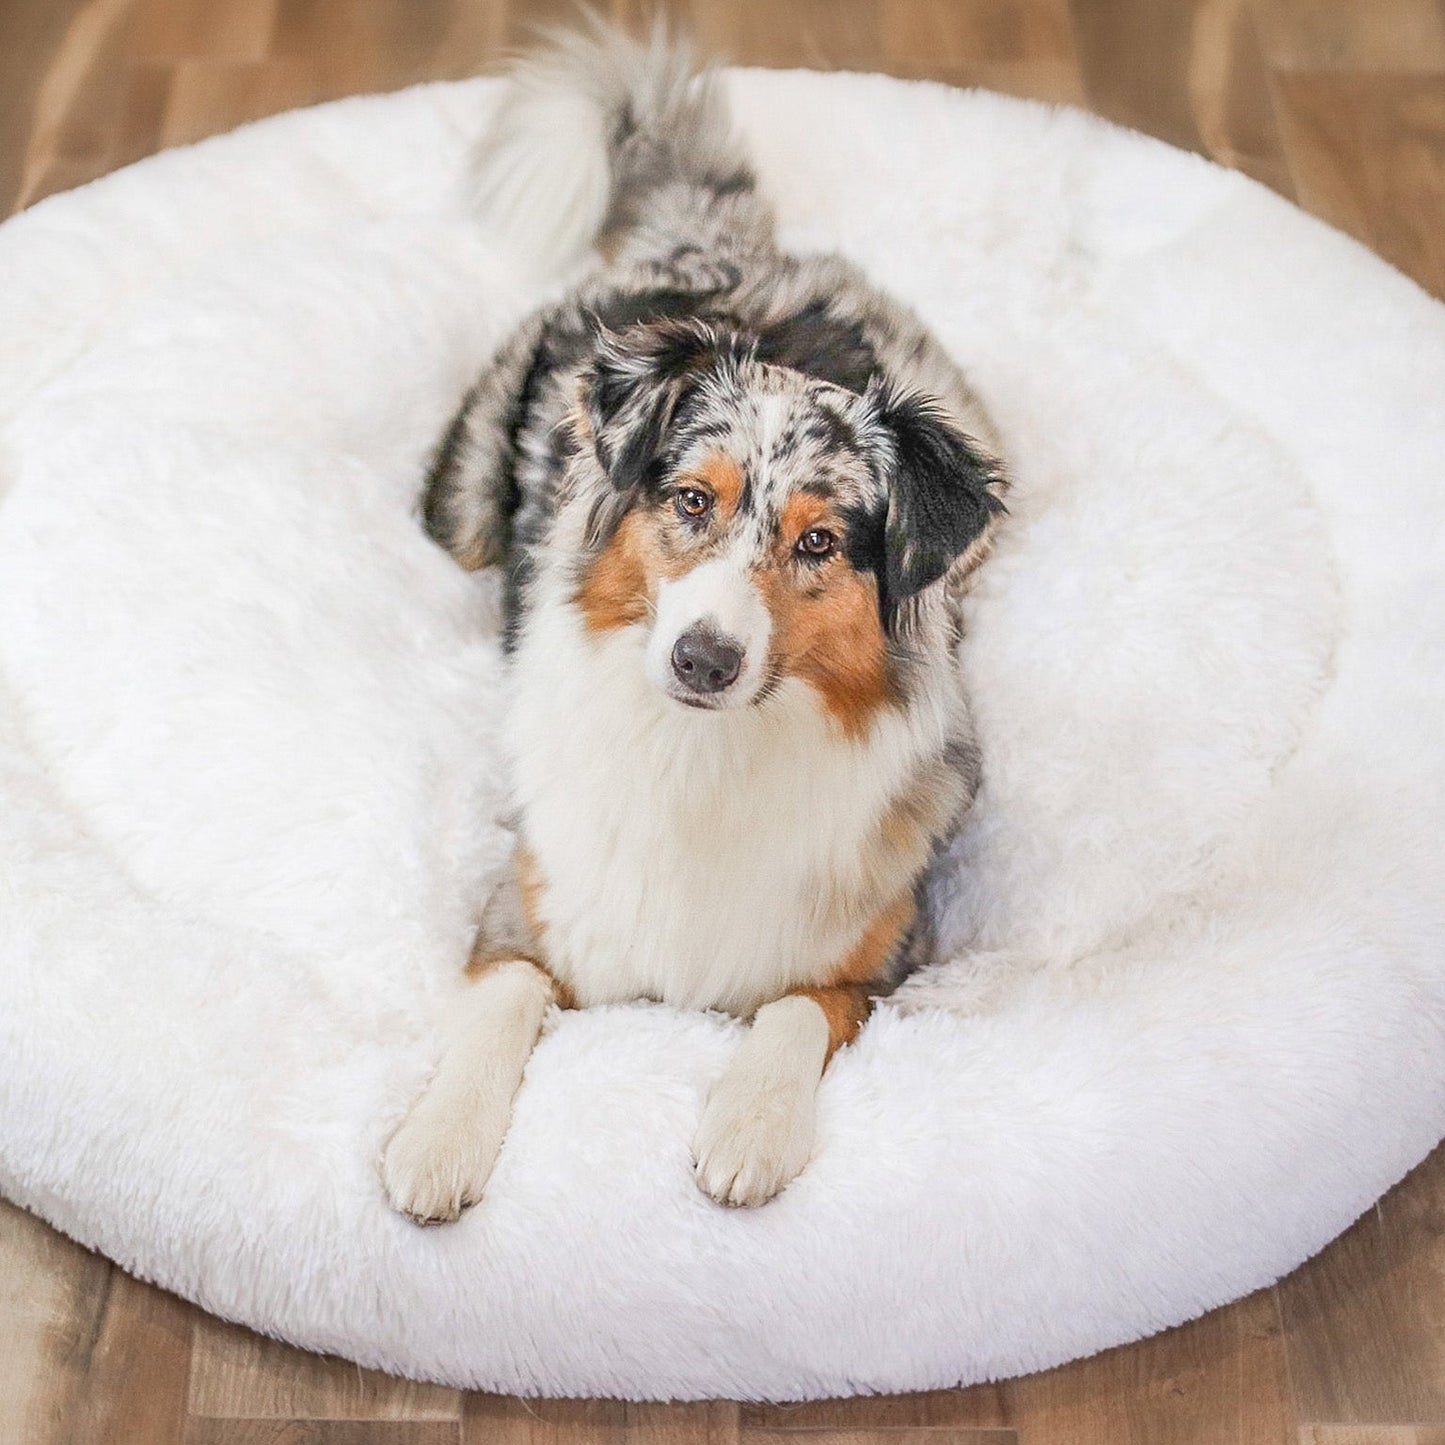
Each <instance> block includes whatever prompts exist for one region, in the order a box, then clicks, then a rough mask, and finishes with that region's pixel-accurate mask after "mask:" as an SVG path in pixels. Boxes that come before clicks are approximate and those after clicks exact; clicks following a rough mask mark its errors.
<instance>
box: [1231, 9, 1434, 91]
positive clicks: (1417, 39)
mask: <svg viewBox="0 0 1445 1445" xmlns="http://www.w3.org/2000/svg"><path fill="white" fill-rule="evenodd" d="M1252 3H1253V8H1254V12H1255V16H1256V18H1257V21H1258V24H1259V31H1260V38H1261V40H1262V42H1263V45H1264V51H1265V55H1266V58H1267V59H1268V61H1269V64H1270V65H1271V66H1272V67H1274V68H1275V69H1279V70H1354V71H1377V72H1378V71H1389V72H1394V73H1398V74H1405V73H1412V72H1413V73H1422V72H1430V73H1434V74H1439V73H1441V72H1445V5H1441V4H1440V3H1439V0H1252Z"/></svg>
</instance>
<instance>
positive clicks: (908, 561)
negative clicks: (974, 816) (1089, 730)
mask: <svg viewBox="0 0 1445 1445" xmlns="http://www.w3.org/2000/svg"><path fill="white" fill-rule="evenodd" d="M577 431H578V440H579V444H580V445H581V446H582V447H583V448H586V449H588V450H589V451H590V453H591V455H592V456H593V457H594V458H595V460H596V463H597V467H598V469H599V470H600V475H598V476H597V478H596V484H595V495H594V496H593V497H592V498H591V499H590V500H591V508H592V510H591V514H590V517H589V525H588V528H587V540H586V545H585V549H584V550H585V554H586V555H585V556H584V557H583V558H582V559H581V567H580V585H579V588H578V593H577V601H578V605H579V606H580V607H581V609H582V612H583V615H584V618H585V620H586V623H587V626H588V627H589V628H590V629H591V630H593V631H607V630H610V629H613V628H618V627H626V626H637V627H641V628H643V629H645V631H646V648H645V653H644V659H645V660H644V667H645V670H646V673H647V676H648V678H649V679H650V680H651V681H652V682H653V684H654V685H655V686H656V687H658V688H659V689H660V690H661V691H662V692H663V693H665V694H666V695H667V696H668V697H670V698H672V699H673V700H675V701H676V702H678V703H679V704H683V705H686V706H688V707H692V708H697V709H706V710H714V711H718V710H727V709H735V708H746V707H751V706H756V705H757V704H759V703H761V702H763V701H764V700H765V699H767V698H768V697H769V696H771V695H772V694H773V692H774V691H775V690H776V689H777V687H778V685H779V683H780V682H781V681H782V680H783V679H785V678H797V679H799V680H801V681H803V682H805V683H807V684H808V685H809V686H811V687H812V689H813V690H814V692H815V693H816V694H817V696H818V697H819V699H820V700H821V702H822V704H823V706H824V707H825V708H826V709H827V710H828V712H829V713H830V714H831V715H832V717H833V718H834V719H835V721H837V723H838V724H839V725H840V726H841V727H842V729H843V730H844V731H845V732H846V733H848V734H849V735H854V736H856V735H859V734H861V733H862V732H864V731H866V729H867V726H868V723H869V720H870V719H871V717H872V716H873V714H874V713H875V712H876V711H877V709H878V708H880V707H882V706H884V705H885V704H886V703H888V702H889V701H890V699H891V698H893V697H894V696H895V695H896V694H897V691H898V689H899V686H900V679H899V676H898V671H899V669H898V662H899V657H900V653H901V652H902V651H903V650H904V643H905V641H906V637H905V634H906V632H907V629H908V626H909V622H910V618H911V617H912V616H913V615H914V605H915V600H916V599H917V598H918V597H919V595H920V594H921V593H923V592H924V590H925V589H927V588H929V587H930V586H932V584H933V583H935V582H938V581H939V580H940V579H941V578H943V577H944V575H945V574H946V573H947V572H948V571H949V570H950V569H952V568H955V567H966V566H967V565H968V562H969V560H970V559H971V558H972V557H975V556H977V555H981V553H982V550H983V547H984V545H985V539H986V537H987V534H988V531H989V526H990V523H991V521H992V518H993V516H994V514H995V513H996V512H997V511H998V510H999V503H998V501H997V498H996V495H995V492H994V484H995V482H996V476H995V473H994V472H993V470H992V464H991V463H990V461H989V459H988V458H986V457H985V456H983V455H982V454H981V453H980V452H979V451H978V450H977V449H976V448H975V447H974V445H973V444H972V443H971V442H970V441H969V439H968V438H966V437H964V436H963V435H962V434H961V433H959V432H958V431H957V430H956V429H955V428H953V427H952V426H950V424H949V423H948V422H947V421H946V420H945V419H943V418H942V417H941V416H940V415H939V414H938V412H937V411H936V409H935V408H933V407H932V406H930V405H929V404H928V403H927V402H926V401H924V400H922V399H920V398H916V397H909V396H899V395H896V394H890V393H888V392H886V391H884V390H882V389H878V388H869V389H868V390H866V391H865V392H863V393H861V394H859V393H855V392H851V391H849V390H846V389H845V388H843V387H840V386H835V385H832V384H829V383H827V382H822V381H818V380H815V379H811V378H809V377H806V376H804V375H803V374H802V373H800V372H797V371H793V370H790V369H787V368H783V367H776V366H770V365H765V364H762V363H760V362H758V361H757V360H756V359H755V358H754V357H753V356H752V355H751V354H750V352H748V351H747V350H746V349H744V348H743V347H741V346H740V344H737V343H734V342H732V341H731V340H730V339H729V338H727V337H726V336H725V335H724V336H720V335H719V334H718V333H717V332H715V331H714V330H712V329H710V328H708V327H705V326H702V325H699V324H697V323H668V324H657V325H648V326H639V327H635V328H632V329H631V330H630V331H628V332H626V333H624V334H623V335H622V336H620V337H609V338H605V339H604V341H603V343H602V344H601V346H600V348H599V352H598V355H597V357H596V359H595V361H594V364H593V366H592V367H591V368H590V369H589V371H588V372H587V373H585V374H584V377H583V384H582V399H581V407H580V410H579V416H578V422H577Z"/></svg>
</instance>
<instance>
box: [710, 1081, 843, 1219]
mask: <svg viewBox="0 0 1445 1445" xmlns="http://www.w3.org/2000/svg"><path fill="white" fill-rule="evenodd" d="M814 1092H815V1089H814V1084H813V1082H812V1081H811V1080H802V1081H799V1080H796V1079H776V1080H766V1079H763V1080H760V1079H758V1078H756V1077H755V1076H752V1075H751V1074H749V1073H748V1072H745V1071H742V1070H736V1069H735V1070H730V1071H729V1072H728V1073H727V1074H725V1075H724V1076H723V1077H722V1079H721V1080H720V1081H719V1082H718V1084H717V1086H716V1087H715V1088H714V1089H713V1091H712V1094H711V1096H710V1097H709V1098H708V1101H707V1108H706V1109H704V1110H703V1115H702V1123H701V1124H700V1125H699V1127H698V1131H697V1137H696V1138H695V1139H694V1140H693V1146H692V1153H693V1158H694V1159H695V1160H696V1161H697V1182H698V1185H699V1186H700V1187H701V1189H702V1191H703V1193H704V1194H709V1195H711V1196H712V1198H714V1199H716V1200H717V1202H718V1203H719V1204H741V1205H755V1204H766V1203H767V1202H768V1200H770V1199H771V1198H772V1197H773V1196H774V1195H775V1194H777V1193H778V1191H779V1190H780V1189H782V1188H783V1186H784V1185H786V1184H790V1183H791V1182H792V1181H793V1180H794V1179H796V1178H797V1176H798V1174H799V1173H800V1172H801V1171H802V1168H803V1166H804V1165H805V1164H806V1163H807V1162H808V1156H809V1155H810V1154H811V1153H812V1152H813V1118H814V1102H813V1098H814Z"/></svg>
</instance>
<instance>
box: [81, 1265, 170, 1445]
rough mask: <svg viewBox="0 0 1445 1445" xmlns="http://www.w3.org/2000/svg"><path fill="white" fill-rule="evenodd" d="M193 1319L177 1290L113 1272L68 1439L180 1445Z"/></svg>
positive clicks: (134, 1444) (117, 1270)
mask: <svg viewBox="0 0 1445 1445" xmlns="http://www.w3.org/2000/svg"><path fill="white" fill-rule="evenodd" d="M195 1318H196V1311H195V1309H194V1307H193V1306H191V1305H188V1304H186V1303H185V1301H183V1300H179V1299H177V1298H176V1297H175V1295H172V1294H168V1293H166V1291H165V1290H161V1289H157V1288H155V1286H154V1285H148V1284H143V1283H141V1281H140V1280H136V1279H132V1278H131V1277H130V1276H129V1275H128V1274H125V1273H123V1272H122V1271H121V1270H119V1269H115V1270H112V1272H111V1276H110V1289H109V1291H108V1293H107V1296H106V1304H105V1314H104V1317H103V1318H102V1320H101V1324H100V1329H99V1331H98V1332H97V1336H96V1341H95V1346H94V1349H93V1350H92V1351H91V1354H90V1360H89V1365H88V1368H87V1369H86V1372H85V1379H84V1382H83V1385H82V1386H81V1388H80V1389H79V1391H78V1392H77V1399H76V1402H75V1406H74V1409H73V1412H72V1415H73V1418H72V1420H71V1422H70V1438H71V1439H73V1440H96V1441H111V1440H115V1441H125V1442H126V1445H180V1442H181V1440H182V1438H183V1436H184V1434H185V1428H186V1393H187V1380H188V1377H189V1373H190V1362H191V1324H192V1321H193V1320H194V1319H195Z"/></svg>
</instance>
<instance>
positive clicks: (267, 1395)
mask: <svg viewBox="0 0 1445 1445" xmlns="http://www.w3.org/2000/svg"><path fill="white" fill-rule="evenodd" d="M189 1408H190V1412H191V1414H193V1415H220V1416H226V1415H254V1416H267V1417H271V1418H276V1419H319V1420H453V1421H455V1420H459V1419H460V1418H461V1412H462V1399H461V1394H460V1392H459V1391H457V1390H451V1389H447V1388H445V1387H444V1386H442V1385H427V1384H420V1383H414V1382H412V1381H409V1380H398V1379H395V1378H394V1377H393V1376H391V1375H384V1374H382V1373H381V1372H380V1371H378V1370H364V1369H362V1368H361V1366H360V1365H354V1364H352V1363H351V1362H350V1361H347V1360H336V1359H330V1358H327V1357H325V1356H322V1355H311V1354H306V1353H305V1352H304V1351H301V1350H293V1349H292V1348H291V1347H290V1346H289V1345H283V1344H282V1343H281V1342H280V1341H279V1340H271V1339H266V1338H265V1337H264V1336H262V1335H257V1334H253V1333H252V1332H251V1331H250V1330H244V1329H241V1328H239V1327H238V1326H236V1325H230V1324H226V1323H224V1322H223V1321H221V1320H216V1319H212V1318H210V1317H209V1316H205V1315H202V1316H200V1317H198V1319H197V1321H196V1331H195V1345H194V1352H193V1355H192V1364H191V1378H190V1399H189Z"/></svg>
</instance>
